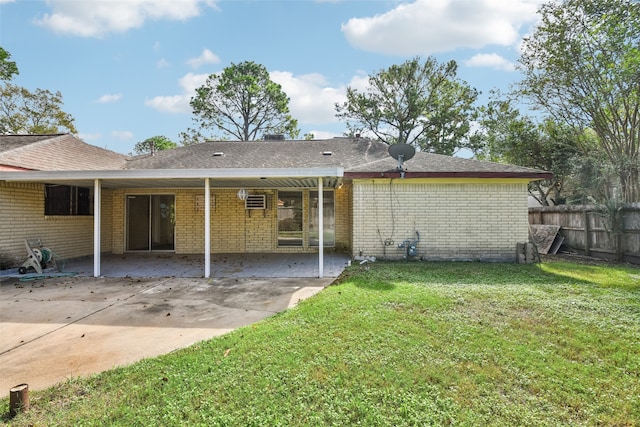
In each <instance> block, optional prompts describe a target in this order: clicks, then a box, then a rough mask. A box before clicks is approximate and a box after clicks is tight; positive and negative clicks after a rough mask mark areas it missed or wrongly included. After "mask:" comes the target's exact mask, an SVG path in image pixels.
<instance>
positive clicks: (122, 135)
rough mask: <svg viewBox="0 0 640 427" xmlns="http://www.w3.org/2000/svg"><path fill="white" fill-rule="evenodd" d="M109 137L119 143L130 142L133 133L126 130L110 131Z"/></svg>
mask: <svg viewBox="0 0 640 427" xmlns="http://www.w3.org/2000/svg"><path fill="white" fill-rule="evenodd" d="M111 136H112V137H113V138H115V139H118V140H120V141H130V140H131V139H133V132H130V131H128V130H113V131H111Z"/></svg>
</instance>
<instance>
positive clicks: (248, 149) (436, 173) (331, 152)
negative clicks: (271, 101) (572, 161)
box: [127, 138, 549, 179]
mask: <svg viewBox="0 0 640 427" xmlns="http://www.w3.org/2000/svg"><path fill="white" fill-rule="evenodd" d="M388 148H389V146H388V145H386V144H383V143H381V142H376V141H371V140H369V139H366V138H353V139H351V138H333V139H326V140H300V141H294V140H269V141H246V142H240V141H208V142H204V143H200V144H195V145H189V146H184V147H178V148H174V149H171V150H166V151H158V152H156V153H155V154H153V155H144V156H138V157H134V158H132V159H131V160H129V162H128V164H127V169H189V168H191V169H215V168H245V169H260V168H314V167H342V168H344V171H345V174H344V176H345V178H348V177H353V178H356V177H381V176H385V177H392V176H395V174H399V172H398V171H397V170H396V169H397V161H396V160H395V159H393V158H392V157H390V156H389V153H388ZM404 170H405V177H407V178H409V177H465V176H468V177H523V178H532V179H544V178H547V177H549V174H548V173H546V172H544V171H540V170H537V169H531V168H525V167H520V166H513V165H505V164H501V163H492V162H482V161H477V160H470V159H463V158H458V157H450V156H443V155H438V154H429V153H421V152H417V153H416V154H415V156H414V157H413V158H412V159H411V160H408V161H406V162H405V163H404Z"/></svg>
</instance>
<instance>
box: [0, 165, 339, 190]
mask: <svg viewBox="0 0 640 427" xmlns="http://www.w3.org/2000/svg"><path fill="white" fill-rule="evenodd" d="M343 175H344V170H343V168H341V167H322V168H291V169H284V168H273V169H134V170H131V169H128V170H126V169H125V170H92V171H0V180H5V181H19V182H46V183H50V184H64V185H75V186H81V187H91V186H93V185H94V183H95V180H100V184H101V187H102V188H160V187H162V188H167V187H170V188H202V187H204V179H205V178H209V181H210V185H211V187H212V188H245V187H246V188H255V189H261V188H315V187H317V185H318V178H323V180H324V186H325V187H337V186H338V185H339V184H340V182H341V179H342V177H343Z"/></svg>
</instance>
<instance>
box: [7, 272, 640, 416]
mask: <svg viewBox="0 0 640 427" xmlns="http://www.w3.org/2000/svg"><path fill="white" fill-rule="evenodd" d="M367 267H368V268H367V269H364V268H362V267H361V266H352V267H351V268H349V269H348V270H347V271H346V272H345V274H344V275H343V276H342V278H341V280H340V281H339V283H336V284H335V285H333V286H330V287H328V288H326V289H325V290H323V291H322V292H320V293H319V294H317V295H316V296H314V297H312V298H310V299H308V300H305V301H302V302H301V303H300V304H298V305H297V306H296V307H295V308H293V309H290V310H287V311H285V312H282V313H279V314H276V315H274V316H273V317H271V318H269V319H266V320H264V321H261V322H259V323H257V324H254V325H251V326H247V327H244V328H241V329H238V330H236V331H234V332H232V333H229V334H226V335H224V336H221V337H218V338H214V339H212V340H209V341H205V342H201V343H198V344H195V345H194V346H192V347H189V348H187V349H183V350H179V351H175V352H172V353H170V354H167V355H165V356H161V357H158V358H152V359H145V360H142V361H140V362H138V363H135V364H133V365H131V366H128V367H121V368H117V369H114V370H111V371H107V372H104V373H102V374H100V375H97V376H94V377H91V378H87V379H82V380H79V379H71V380H69V381H68V382H66V383H63V384H60V385H59V386H56V387H53V388H50V389H48V390H45V391H42V392H32V393H31V396H30V400H31V410H30V411H29V412H27V413H24V414H22V415H19V416H18V417H16V418H15V419H14V420H11V425H14V426H26V425H84V426H92V425H95V426H102V425H123V426H125V425H127V426H128V425H152V424H153V425H172V426H173V425H190V426H191V425H195V426H200V425H202V426H205V425H206V426H228V425H243V426H244V425H255V426H258V425H260V426H262V425H270V426H271V425H273V426H280V425H290V426H303V425H304V426H307V425H313V426H324V425H345V426H346V425H349V426H351V425H362V426H389V425H394V426H417V425H463V426H476V425H492V426H514V425H518V426H534V425H535V426H556V425H572V426H590V425H611V426H613V425H635V424H636V423H637V420H639V419H640V404H639V402H638V399H637V396H638V395H640V382H639V381H638V374H637V373H638V371H639V370H640V349H639V348H638V334H640V325H639V324H638V319H637V315H638V312H639V310H640V293H639V291H640V270H638V269H637V268H628V267H610V266H605V265H578V264H571V263H544V264H540V265H516V264H481V263H375V264H369V265H368V266H367ZM7 411H8V399H7V398H6V397H5V398H4V399H3V400H2V401H0V413H6V412H7Z"/></svg>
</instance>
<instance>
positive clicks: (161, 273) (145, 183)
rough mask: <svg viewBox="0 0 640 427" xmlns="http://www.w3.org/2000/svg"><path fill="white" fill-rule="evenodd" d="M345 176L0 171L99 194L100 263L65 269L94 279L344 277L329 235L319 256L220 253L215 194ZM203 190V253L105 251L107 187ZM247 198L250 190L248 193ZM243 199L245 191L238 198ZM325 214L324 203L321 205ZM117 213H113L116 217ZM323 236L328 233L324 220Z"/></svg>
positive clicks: (331, 183) (320, 171) (330, 172)
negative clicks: (215, 248)
mask: <svg viewBox="0 0 640 427" xmlns="http://www.w3.org/2000/svg"><path fill="white" fill-rule="evenodd" d="M343 173H344V170H343V168H340V167H337V168H336V167H329V168H327V167H319V168H318V167H312V168H287V169H285V168H265V169H246V168H238V169H228V168H227V169H161V170H158V169H152V170H131V169H129V170H97V171H96V170H91V171H25V172H21V173H13V174H9V173H4V174H2V173H0V179H4V180H6V181H8V182H12V181H15V182H37V183H48V184H57V185H68V186H82V187H89V188H92V190H93V257H92V259H88V258H84V259H82V260H81V261H78V260H74V261H72V262H70V263H69V265H66V266H65V268H64V270H65V271H69V272H77V273H78V274H80V275H85V276H87V275H89V276H93V277H205V278H209V277H212V276H213V277H216V276H221V277H318V278H323V277H325V276H329V277H337V276H338V275H339V274H340V272H341V271H342V269H343V268H344V266H346V263H347V260H348V256H347V255H335V256H332V255H331V254H327V255H328V256H326V255H325V248H324V242H323V236H324V233H323V232H320V233H318V234H319V235H318V251H317V253H295V252H290V253H289V252H286V253H283V252H280V253H272V254H260V253H244V254H236V255H234V254H224V255H222V254H221V255H216V254H215V253H212V249H211V248H212V239H213V238H215V237H214V236H212V235H211V223H212V216H213V213H212V205H213V200H212V196H211V192H212V190H214V189H234V191H235V190H236V189H241V190H240V191H241V192H242V191H245V190H244V189H245V188H251V189H288V188H297V189H314V190H317V191H318V193H319V194H322V193H323V191H324V189H325V188H337V187H338V186H339V185H340V183H341V181H342V176H343ZM163 188H173V189H176V188H177V189H198V190H200V191H202V193H201V197H202V205H203V206H202V210H203V211H204V220H203V221H202V223H201V225H200V226H199V228H200V230H202V235H203V236H204V245H203V247H202V251H203V254H194V255H192V254H178V253H170V251H168V252H164V253H163V252H160V251H159V252H153V251H148V252H127V251H125V252H124V253H123V254H119V253H117V254H105V253H104V248H103V247H102V239H103V237H104V236H103V233H102V227H103V222H102V215H103V212H102V211H103V209H102V208H103V198H102V192H103V190H105V189H110V190H114V189H127V190H135V189H163ZM245 193H246V191H245ZM238 197H240V193H239V196H238ZM318 211H319V212H323V198H322V197H320V198H319V201H318ZM109 214H110V213H109ZM318 228H319V230H324V225H323V215H319V219H318Z"/></svg>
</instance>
